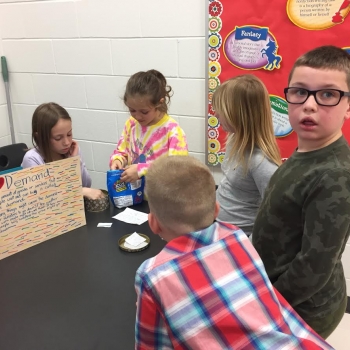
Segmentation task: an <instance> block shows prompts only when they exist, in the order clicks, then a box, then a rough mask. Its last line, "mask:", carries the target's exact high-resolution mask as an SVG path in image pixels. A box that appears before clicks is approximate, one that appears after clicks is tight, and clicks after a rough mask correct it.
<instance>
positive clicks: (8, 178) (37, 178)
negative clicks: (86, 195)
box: [0, 157, 86, 259]
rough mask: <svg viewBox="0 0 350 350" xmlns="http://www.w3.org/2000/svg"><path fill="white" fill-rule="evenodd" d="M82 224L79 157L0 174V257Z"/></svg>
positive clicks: (83, 213) (84, 221) (83, 216)
mask: <svg viewBox="0 0 350 350" xmlns="http://www.w3.org/2000/svg"><path fill="white" fill-rule="evenodd" d="M85 224H86V220H85V212H84V201H83V196H82V187H81V172H80V159H79V157H73V158H67V159H64V160H60V161H57V162H53V163H48V164H45V165H40V166H37V167H34V168H28V169H23V170H20V171H17V172H13V173H8V174H4V175H0V259H3V258H6V257H8V256H10V255H12V254H15V253H18V252H20V251H21V250H24V249H26V248H29V247H32V246H33V245H36V244H39V243H41V242H44V241H46V240H48V239H51V238H54V237H56V236H58V235H61V234H62V233H66V232H68V231H71V230H74V229H76V228H78V227H80V226H83V225H85Z"/></svg>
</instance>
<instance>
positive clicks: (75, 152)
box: [69, 140, 79, 157]
mask: <svg viewBox="0 0 350 350" xmlns="http://www.w3.org/2000/svg"><path fill="white" fill-rule="evenodd" d="M78 154H79V145H78V142H77V141H75V140H72V144H71V145H70V149H69V155H70V156H71V157H75V156H77V155H78Z"/></svg>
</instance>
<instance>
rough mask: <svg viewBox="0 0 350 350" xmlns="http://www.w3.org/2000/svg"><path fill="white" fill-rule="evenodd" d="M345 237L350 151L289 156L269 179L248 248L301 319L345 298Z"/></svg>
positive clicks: (340, 144)
mask: <svg viewBox="0 0 350 350" xmlns="http://www.w3.org/2000/svg"><path fill="white" fill-rule="evenodd" d="M349 233H350V148H349V146H348V144H347V142H346V140H345V139H344V137H341V138H340V139H338V140H337V141H335V142H333V143H332V144H331V145H329V146H327V147H325V148H322V149H319V150H316V151H311V152H305V153H299V152H294V154H293V155H292V156H291V157H290V158H289V159H288V160H287V161H286V162H285V163H284V164H282V165H281V167H280V168H279V169H277V171H276V172H275V173H274V175H273V176H272V177H271V180H270V183H269V185H268V187H267V189H266V192H265V197H264V199H263V201H262V203H261V206H260V209H259V212H258V215H257V218H256V221H255V224H254V229H253V244H254V246H255V248H256V250H257V251H258V253H259V254H260V256H261V259H262V261H263V262H264V265H265V269H266V271H267V274H268V276H269V278H270V280H271V282H272V284H273V285H274V286H275V288H276V289H278V290H279V292H280V293H281V294H282V295H283V296H284V297H285V298H286V299H287V300H288V301H289V303H290V304H291V305H292V306H293V307H294V309H295V310H296V311H297V312H298V313H299V314H300V316H301V317H303V318H304V319H305V321H307V320H311V319H315V318H319V317H325V316H327V315H329V314H331V313H333V312H335V311H336V310H337V308H338V307H339V305H340V304H341V303H342V302H343V300H344V298H346V284H345V277H344V271H343V266H342V263H341V256H342V253H343V251H344V248H345V245H346V242H347V240H348V238H349Z"/></svg>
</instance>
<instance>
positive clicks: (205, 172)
mask: <svg viewBox="0 0 350 350" xmlns="http://www.w3.org/2000/svg"><path fill="white" fill-rule="evenodd" d="M145 191H146V195H147V198H148V203H149V207H150V211H151V212H152V213H153V214H154V215H155V216H156V217H157V219H158V220H159V221H160V222H161V223H162V224H163V225H164V226H165V227H166V228H167V229H169V230H171V231H174V232H176V230H178V228H179V227H181V228H185V229H188V230H189V231H188V232H186V233H189V232H191V231H197V230H201V229H203V228H206V227H208V226H210V225H211V224H212V223H213V221H214V219H215V217H214V215H215V214H214V213H215V203H216V195H215V182H214V179H213V176H212V174H211V172H210V170H209V168H208V167H207V166H206V165H204V164H202V163H201V162H200V161H199V160H197V159H195V158H193V157H190V156H187V157H184V156H162V157H160V158H158V159H157V160H155V161H154V162H153V163H152V165H151V166H150V168H149V170H148V173H147V174H146V189H145Z"/></svg>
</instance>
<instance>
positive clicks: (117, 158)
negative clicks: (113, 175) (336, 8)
mask: <svg viewBox="0 0 350 350" xmlns="http://www.w3.org/2000/svg"><path fill="white" fill-rule="evenodd" d="M130 133H131V124H130V119H129V120H127V121H126V123H125V126H124V129H123V132H122V135H121V136H120V139H119V141H118V144H117V146H116V148H115V150H114V152H113V154H112V155H111V157H110V160H109V167H110V169H111V170H115V169H123V168H124V167H125V166H126V165H127V164H128V158H129V152H130Z"/></svg>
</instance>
